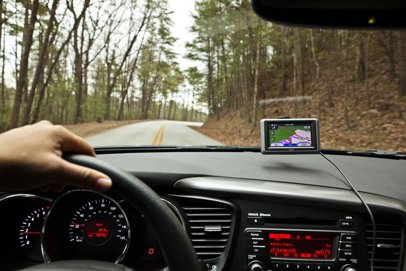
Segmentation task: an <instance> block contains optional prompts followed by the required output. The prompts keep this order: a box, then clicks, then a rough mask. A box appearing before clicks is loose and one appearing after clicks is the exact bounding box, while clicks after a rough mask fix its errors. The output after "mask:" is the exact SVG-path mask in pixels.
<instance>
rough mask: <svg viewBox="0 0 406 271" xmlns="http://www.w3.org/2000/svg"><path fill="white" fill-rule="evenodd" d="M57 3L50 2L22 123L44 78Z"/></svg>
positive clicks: (28, 116)
mask: <svg viewBox="0 0 406 271" xmlns="http://www.w3.org/2000/svg"><path fill="white" fill-rule="evenodd" d="M58 3H59V0H53V2H52V8H51V12H50V15H49V20H48V25H47V29H46V31H45V35H44V38H43V40H42V42H41V45H40V49H39V54H38V63H37V66H36V69H35V74H34V78H33V80H32V83H31V89H30V92H29V94H28V100H27V104H26V107H25V111H24V118H23V124H28V123H29V122H30V115H31V109H32V105H33V102H34V96H35V92H36V89H37V86H38V85H39V84H40V81H43V80H44V69H45V65H46V63H47V61H48V56H49V52H48V46H49V43H50V37H51V33H52V30H53V28H54V23H55V18H56V9H57V8H58Z"/></svg>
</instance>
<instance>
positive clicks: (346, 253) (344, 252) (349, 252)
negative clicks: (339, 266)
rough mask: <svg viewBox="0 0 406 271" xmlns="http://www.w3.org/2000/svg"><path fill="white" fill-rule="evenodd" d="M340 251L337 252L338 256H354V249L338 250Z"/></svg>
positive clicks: (346, 257)
mask: <svg viewBox="0 0 406 271" xmlns="http://www.w3.org/2000/svg"><path fill="white" fill-rule="evenodd" d="M339 251H340V253H339V254H338V257H339V258H345V259H348V258H353V257H354V251H352V250H339Z"/></svg>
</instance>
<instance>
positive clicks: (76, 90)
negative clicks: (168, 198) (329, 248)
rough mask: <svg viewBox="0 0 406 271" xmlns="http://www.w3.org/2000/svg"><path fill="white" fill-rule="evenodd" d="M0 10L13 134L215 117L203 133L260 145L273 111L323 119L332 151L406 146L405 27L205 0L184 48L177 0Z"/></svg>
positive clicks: (1, 104)
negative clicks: (285, 14)
mask: <svg viewBox="0 0 406 271" xmlns="http://www.w3.org/2000/svg"><path fill="white" fill-rule="evenodd" d="M0 11H1V12H0V16H1V17H0V87H1V89H0V92H1V93H0V111H1V112H0V129H1V130H5V129H9V128H13V127H17V126H20V125H24V124H29V123H33V122H36V121H38V120H40V119H48V120H50V121H52V122H55V123H64V124H67V123H83V122H92V121H98V122H102V121H105V120H132V119H134V120H136V119H177V120H198V121H204V120H206V119H207V121H206V123H205V125H204V127H203V128H202V129H201V132H203V133H206V134H208V135H209V136H211V137H214V138H216V139H218V140H219V141H221V142H224V143H226V144H230V145H258V138H259V136H258V129H257V124H258V120H259V119H261V118H263V117H268V118H270V117H286V116H288V117H317V118H319V119H320V120H321V123H322V130H321V132H322V137H324V138H326V140H325V141H324V142H325V145H324V147H334V148H346V147H350V146H354V145H359V146H360V147H373V148H384V149H396V150H399V149H403V150H404V149H405V141H406V140H405V139H406V137H405V135H404V130H405V128H406V123H405V121H404V114H405V112H404V110H405V104H406V33H405V32H404V31H403V32H402V31H389V30H388V31H349V30H333V29H329V30H325V29H316V28H296V27H288V26H281V25H276V24H272V23H268V22H265V21H263V20H262V19H260V18H259V17H257V16H256V15H255V14H254V13H253V11H252V8H251V3H250V1H249V0H230V1H228V0H219V1H215V0H198V1H196V2H195V10H194V11H193V13H192V14H191V16H193V20H192V21H193V24H192V25H191V26H190V29H189V31H190V32H189V35H188V37H187V39H188V42H187V43H186V44H185V45H184V46H185V47H186V49H187V54H186V55H179V53H178V52H176V50H175V49H174V44H175V42H176V39H177V37H175V36H174V35H173V33H172V27H173V24H174V18H173V16H172V12H173V11H172V10H170V8H169V4H168V0H166V1H158V0H146V1H135V0H133V1H124V0H120V1H106V0H94V1H90V0H81V1H73V0H49V1H42V0H24V1H5V0H2V1H0ZM179 58H184V59H188V60H189V61H190V63H193V65H190V66H188V67H182V66H181V65H180V64H179V61H178V60H179ZM336 127H341V128H340V131H341V132H340V133H337V128H336ZM376 127H380V128H381V129H383V131H384V132H382V133H376V132H375V131H376ZM236 133H237V134H238V135H239V136H238V137H236V136H235V134H236ZM343 138H345V141H344V139H343Z"/></svg>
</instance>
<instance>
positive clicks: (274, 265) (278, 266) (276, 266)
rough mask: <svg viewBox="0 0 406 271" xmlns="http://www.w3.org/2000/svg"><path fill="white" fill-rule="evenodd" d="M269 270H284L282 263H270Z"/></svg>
mask: <svg viewBox="0 0 406 271" xmlns="http://www.w3.org/2000/svg"><path fill="white" fill-rule="evenodd" d="M271 270H272V271H281V270H284V266H283V264H282V263H275V262H273V263H271Z"/></svg>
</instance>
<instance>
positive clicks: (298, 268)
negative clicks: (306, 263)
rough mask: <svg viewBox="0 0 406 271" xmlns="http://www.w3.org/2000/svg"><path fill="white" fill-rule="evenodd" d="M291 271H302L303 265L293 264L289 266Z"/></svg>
mask: <svg viewBox="0 0 406 271" xmlns="http://www.w3.org/2000/svg"><path fill="white" fill-rule="evenodd" d="M291 266H292V267H291V270H294V271H302V270H304V269H303V265H302V264H300V263H293V264H291Z"/></svg>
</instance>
